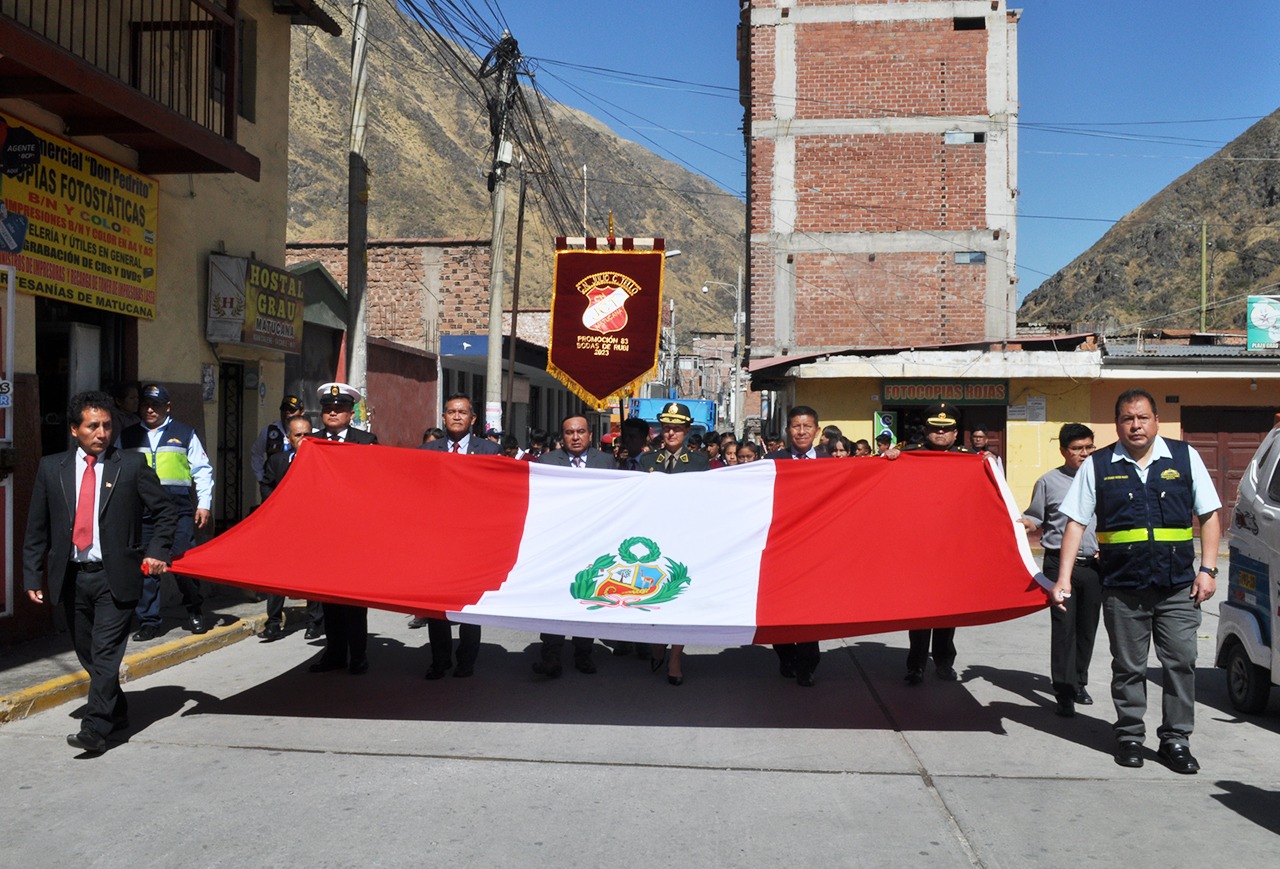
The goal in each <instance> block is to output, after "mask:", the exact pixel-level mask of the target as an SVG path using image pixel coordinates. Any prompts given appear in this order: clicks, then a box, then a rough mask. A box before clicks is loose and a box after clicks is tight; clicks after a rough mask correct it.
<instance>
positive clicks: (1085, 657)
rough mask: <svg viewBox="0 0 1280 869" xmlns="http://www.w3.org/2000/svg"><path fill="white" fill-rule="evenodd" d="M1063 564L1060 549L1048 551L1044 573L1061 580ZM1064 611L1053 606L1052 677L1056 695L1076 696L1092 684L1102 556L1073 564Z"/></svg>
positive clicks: (1050, 645) (1050, 654)
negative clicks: (1060, 567)
mask: <svg viewBox="0 0 1280 869" xmlns="http://www.w3.org/2000/svg"><path fill="white" fill-rule="evenodd" d="M1061 564H1062V561H1061V558H1060V557H1059V554H1058V552H1057V550H1053V549H1046V550H1045V551H1044V575H1045V576H1046V577H1048V578H1049V579H1050V580H1055V581H1056V580H1057V578H1058V567H1059V566H1060V565H1061ZM1064 603H1065V604H1066V607H1067V610H1066V612H1063V611H1062V610H1059V609H1058V608H1057V607H1056V606H1055V607H1049V678H1051V679H1052V680H1053V693H1054V696H1056V697H1074V696H1075V694H1076V691H1077V690H1079V689H1080V688H1083V687H1084V686H1085V685H1087V684H1089V662H1090V661H1091V660H1092V659H1093V641H1094V639H1095V638H1096V637H1097V635H1098V621H1099V619H1100V618H1101V614H1102V575H1101V574H1100V573H1099V572H1098V560H1097V559H1096V558H1093V559H1089V563H1085V564H1082V563H1081V562H1080V561H1076V563H1075V566H1073V567H1072V568H1071V597H1069V598H1067V599H1066V600H1065V601H1064Z"/></svg>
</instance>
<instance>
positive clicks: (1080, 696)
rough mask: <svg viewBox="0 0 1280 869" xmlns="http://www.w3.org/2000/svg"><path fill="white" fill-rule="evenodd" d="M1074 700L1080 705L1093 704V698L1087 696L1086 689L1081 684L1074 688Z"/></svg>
mask: <svg viewBox="0 0 1280 869" xmlns="http://www.w3.org/2000/svg"><path fill="white" fill-rule="evenodd" d="M1076 702H1077V703H1079V704H1080V705H1081V706H1092V705H1093V698H1092V697H1090V696H1089V692H1088V691H1086V690H1084V686H1083V685H1081V686H1080V687H1079V688H1077V689H1076Z"/></svg>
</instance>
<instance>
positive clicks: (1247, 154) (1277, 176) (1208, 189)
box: [1018, 110, 1280, 332]
mask: <svg viewBox="0 0 1280 869" xmlns="http://www.w3.org/2000/svg"><path fill="white" fill-rule="evenodd" d="M1277 155H1280V110H1277V111H1276V112H1273V113H1272V114H1271V115H1269V116H1268V117H1266V118H1263V119H1262V120H1260V121H1258V122H1257V123H1256V124H1254V125H1253V126H1252V127H1250V128H1249V129H1248V130H1246V131H1245V132H1244V133H1242V134H1241V135H1240V136H1239V137H1237V138H1236V139H1235V140H1234V141H1232V142H1231V143H1230V144H1228V145H1227V146H1226V147H1224V148H1223V149H1222V150H1221V151H1219V152H1218V153H1216V154H1214V155H1213V156H1212V157H1210V158H1209V159H1207V160H1205V161H1204V162H1202V163H1200V164H1199V165H1197V166H1196V167H1195V168H1194V169H1192V170H1191V171H1189V172H1187V173H1186V174H1185V175H1183V176H1182V177H1180V178H1178V179H1177V180H1176V181H1174V182H1173V183H1172V184H1170V185H1169V186H1168V187H1166V188H1165V189H1164V190H1162V191H1160V192H1159V193H1158V194H1156V195H1155V196H1153V197H1152V198H1151V199H1149V200H1148V201H1147V202H1145V203H1143V204H1142V205H1141V206H1139V207H1138V208H1136V209H1134V210H1133V211H1132V212H1131V213H1129V214H1128V215H1126V216H1125V217H1124V218H1123V219H1122V220H1120V221H1119V222H1118V223H1117V224H1116V225H1115V226H1113V227H1112V228H1111V229H1110V230H1109V231H1108V232H1107V233H1106V235H1104V236H1103V237H1102V238H1101V239H1099V240H1098V242H1097V243H1096V244H1094V245H1093V246H1092V247H1091V248H1089V249H1088V250H1087V251H1085V252H1084V253H1082V254H1081V255H1080V256H1078V257H1076V258H1075V260H1073V261H1072V262H1071V264H1070V265H1068V266H1067V267H1066V268H1064V269H1063V270H1062V271H1060V272H1058V274H1056V275H1054V276H1053V277H1052V278H1050V279H1049V280H1047V281H1045V282H1044V283H1043V284H1041V285H1040V287H1039V288H1037V289H1036V290H1034V291H1033V292H1031V293H1030V294H1028V296H1027V297H1026V299H1025V300H1024V301H1023V303H1022V307H1021V309H1020V310H1019V311H1018V320H1019V322H1039V323H1043V322H1057V323H1074V324H1090V325H1091V326H1096V327H1099V328H1102V329H1104V330H1106V331H1109V332H1125V331H1132V329H1133V328H1134V327H1136V326H1139V325H1141V326H1144V327H1151V328H1199V326H1200V263H1201V256H1200V251H1201V244H1200V239H1201V229H1200V227H1201V221H1204V222H1205V224H1206V225H1207V234H1208V255H1207V256H1206V257H1205V260H1206V264H1207V267H1208V268H1207V273H1208V279H1207V286H1208V294H1207V295H1208V303H1209V311H1208V317H1207V321H1206V325H1207V327H1208V328H1209V329H1210V330H1215V329H1243V328H1244V318H1245V303H1246V299H1245V298H1244V297H1245V296H1248V295H1250V294H1254V295H1268V294H1275V293H1277V292H1280V159H1277Z"/></svg>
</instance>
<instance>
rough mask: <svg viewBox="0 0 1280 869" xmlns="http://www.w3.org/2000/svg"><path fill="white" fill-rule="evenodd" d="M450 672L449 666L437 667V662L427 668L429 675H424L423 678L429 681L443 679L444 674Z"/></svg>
mask: <svg viewBox="0 0 1280 869" xmlns="http://www.w3.org/2000/svg"><path fill="white" fill-rule="evenodd" d="M448 672H449V668H448V667H437V666H436V665H435V664H432V665H431V666H430V667H428V668H427V675H426V676H424V677H423V678H424V679H426V680H427V681H428V682H434V681H435V680H437V679H443V678H444V674H445V673H448Z"/></svg>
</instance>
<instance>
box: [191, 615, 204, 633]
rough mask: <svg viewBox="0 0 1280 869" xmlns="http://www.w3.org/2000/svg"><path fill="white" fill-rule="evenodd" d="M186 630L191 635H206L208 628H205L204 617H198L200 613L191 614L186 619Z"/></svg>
mask: <svg viewBox="0 0 1280 869" xmlns="http://www.w3.org/2000/svg"><path fill="white" fill-rule="evenodd" d="M187 630H189V631H191V633H193V634H203V633H207V632H208V631H209V628H208V627H206V626H205V623H204V616H202V615H200V613H193V614H192V615H191V617H190V618H188V619H187Z"/></svg>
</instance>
